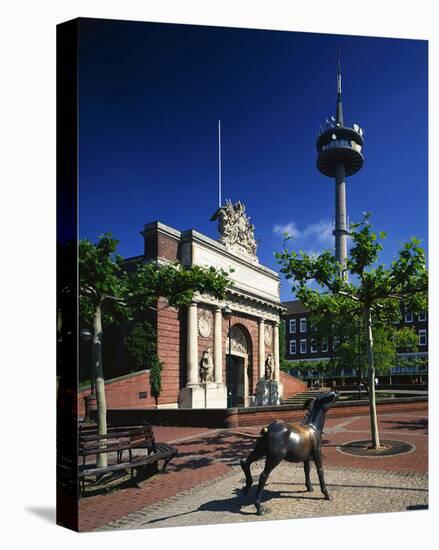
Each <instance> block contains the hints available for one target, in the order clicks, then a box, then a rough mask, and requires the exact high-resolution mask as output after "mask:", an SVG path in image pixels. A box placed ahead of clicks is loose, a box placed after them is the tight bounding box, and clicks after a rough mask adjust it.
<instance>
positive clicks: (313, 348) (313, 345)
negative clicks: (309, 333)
mask: <svg viewBox="0 0 439 550" xmlns="http://www.w3.org/2000/svg"><path fill="white" fill-rule="evenodd" d="M311 353H317V342H316V340H315V339H314V338H313V339H312V340H311Z"/></svg>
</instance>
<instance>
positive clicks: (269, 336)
mask: <svg viewBox="0 0 439 550" xmlns="http://www.w3.org/2000/svg"><path fill="white" fill-rule="evenodd" d="M272 330H273V329H272V328H271V327H270V326H269V325H265V329H264V342H265V345H266V346H271V342H272V341H273V332H272Z"/></svg>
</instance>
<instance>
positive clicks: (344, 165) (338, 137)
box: [316, 55, 364, 278]
mask: <svg viewBox="0 0 439 550" xmlns="http://www.w3.org/2000/svg"><path fill="white" fill-rule="evenodd" d="M316 147H317V153H318V155H317V168H318V170H319V171H320V172H321V173H322V174H323V175H324V176H328V177H330V178H335V228H334V231H333V235H334V236H335V256H336V259H337V261H338V263H339V264H340V266H341V273H342V276H343V277H344V278H347V270H346V259H347V235H348V231H349V227H348V224H347V216H346V177H347V176H353V175H354V174H356V173H357V172H358V171H359V170H360V169H361V167H362V166H363V161H364V158H363V155H362V152H361V151H362V148H363V130H362V129H361V128H360V127H359V126H358V124H353V125H352V127H350V126H348V125H345V122H344V118H343V104H342V95H341V69H340V55H338V63H337V105H336V116H335V117H331V118H330V119H329V120H326V121H325V123H324V125H322V126H321V128H320V134H319V136H318V138H317V143H316Z"/></svg>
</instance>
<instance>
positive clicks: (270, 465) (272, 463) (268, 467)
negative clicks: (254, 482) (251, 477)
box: [255, 455, 284, 516]
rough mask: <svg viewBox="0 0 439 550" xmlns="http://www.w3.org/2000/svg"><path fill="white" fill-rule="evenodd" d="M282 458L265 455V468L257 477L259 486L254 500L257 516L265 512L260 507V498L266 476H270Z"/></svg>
mask: <svg viewBox="0 0 439 550" xmlns="http://www.w3.org/2000/svg"><path fill="white" fill-rule="evenodd" d="M283 458H284V456H283V455H282V456H277V455H267V459H266V461H265V468H264V469H263V471H262V473H261V475H260V477H259V484H258V488H257V491H256V498H255V506H256V513H257V514H258V516H262V515H263V514H265V512H267V510H265V509H264V508H263V507H262V506H261V498H262V491H263V489H264V486H265V484H266V483H267V479H268V476H269V475H270V472H271V471H272V470H273V469H274V468H276V466H277V465H278V464H279V463H280V462H282V459H283Z"/></svg>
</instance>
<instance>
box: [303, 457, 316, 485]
mask: <svg viewBox="0 0 439 550" xmlns="http://www.w3.org/2000/svg"><path fill="white" fill-rule="evenodd" d="M303 469H304V470H305V485H306V490H307V491H308V493H312V492H313V491H314V489H313V486H312V484H311V479H310V477H309V472H310V469H311V462H310V461H309V459H308V460H305V461H304V463H303Z"/></svg>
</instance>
